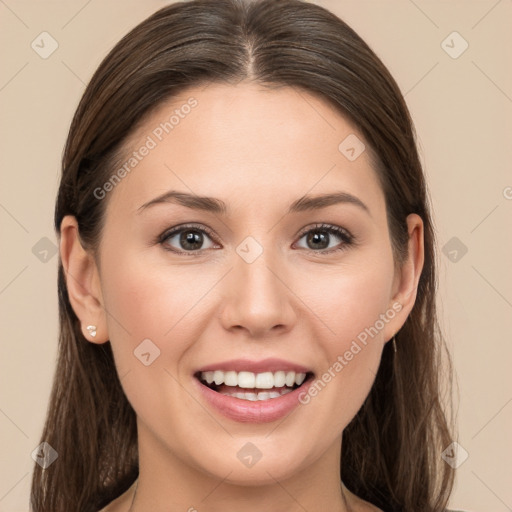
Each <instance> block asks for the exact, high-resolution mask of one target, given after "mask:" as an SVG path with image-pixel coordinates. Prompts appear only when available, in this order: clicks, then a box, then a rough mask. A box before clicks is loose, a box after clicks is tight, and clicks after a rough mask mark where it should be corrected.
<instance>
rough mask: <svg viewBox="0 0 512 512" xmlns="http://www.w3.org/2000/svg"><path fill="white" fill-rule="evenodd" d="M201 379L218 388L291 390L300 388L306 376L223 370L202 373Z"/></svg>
mask: <svg viewBox="0 0 512 512" xmlns="http://www.w3.org/2000/svg"><path fill="white" fill-rule="evenodd" d="M201 379H202V380H204V381H205V382H207V383H208V384H212V383H215V384H216V385H217V386H219V385H220V384H226V386H238V387H239V388H244V389H254V388H258V389H272V388H274V387H276V388H282V387H284V386H285V385H286V386H288V387H289V388H291V387H293V386H294V385H295V384H297V385H298V386H300V385H301V384H302V383H303V382H304V380H305V379H306V374H305V373H295V372H285V371H281V370H280V371H277V372H275V373H272V372H263V373H252V372H235V371H227V372H223V371H222V370H215V371H208V372H202V373H201ZM249 400H250V398H249ZM265 400H266V399H265Z"/></svg>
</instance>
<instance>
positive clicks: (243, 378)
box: [235, 372, 256, 389]
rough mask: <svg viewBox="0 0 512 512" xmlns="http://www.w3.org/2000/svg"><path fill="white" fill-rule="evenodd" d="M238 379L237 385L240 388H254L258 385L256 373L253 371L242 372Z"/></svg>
mask: <svg viewBox="0 0 512 512" xmlns="http://www.w3.org/2000/svg"><path fill="white" fill-rule="evenodd" d="M235 373H236V372H235ZM237 379H238V381H237V383H236V384H235V386H238V387H239V388H245V389H252V388H255V387H256V385H255V384H256V375H254V373H252V372H240V373H239V374H238V377H237Z"/></svg>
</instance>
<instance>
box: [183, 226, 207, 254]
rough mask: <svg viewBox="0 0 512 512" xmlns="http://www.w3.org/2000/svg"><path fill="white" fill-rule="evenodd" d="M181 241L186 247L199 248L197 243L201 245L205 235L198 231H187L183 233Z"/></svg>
mask: <svg viewBox="0 0 512 512" xmlns="http://www.w3.org/2000/svg"><path fill="white" fill-rule="evenodd" d="M180 242H181V244H182V246H183V247H184V248H188V249H192V250H194V249H198V248H199V247H196V245H199V246H201V244H202V242H203V235H202V234H201V233H199V232H198V231H185V232H183V233H182V234H181V237H180Z"/></svg>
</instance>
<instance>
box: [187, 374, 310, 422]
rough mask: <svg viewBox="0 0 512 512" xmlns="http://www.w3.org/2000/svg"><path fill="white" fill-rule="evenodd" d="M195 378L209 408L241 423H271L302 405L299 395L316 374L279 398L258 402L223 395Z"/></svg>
mask: <svg viewBox="0 0 512 512" xmlns="http://www.w3.org/2000/svg"><path fill="white" fill-rule="evenodd" d="M216 368H219V366H216ZM204 371H208V370H204ZM247 371H250V370H247ZM290 371H291V370H290ZM304 373H306V372H304ZM193 380H194V382H195V385H196V386H198V387H199V392H200V393H201V395H202V397H203V398H204V401H205V402H206V404H207V405H208V406H209V408H211V409H214V410H215V411H216V412H219V413H220V414H222V415H223V416H225V417H227V418H229V419H231V420H234V421H237V422H240V423H269V422H272V421H276V420H279V419H281V418H283V417H285V416H286V415H288V414H290V413H291V412H292V410H293V409H295V408H296V407H298V406H299V405H300V401H299V396H300V395H302V394H303V393H307V391H308V388H309V386H310V385H311V384H312V383H313V380H314V375H313V374H310V376H309V377H308V378H307V379H306V380H305V381H304V382H303V384H302V385H301V386H299V387H298V388H296V389H294V390H293V391H291V392H290V393H286V394H285V395H282V396H280V397H279V398H270V399H268V400H259V401H256V402H251V401H249V400H243V399H241V398H235V397H233V396H227V395H223V394H222V393H218V392H217V391H214V390H213V389H210V388H209V387H208V386H205V385H204V384H202V383H201V381H200V380H199V379H198V378H196V377H194V378H193Z"/></svg>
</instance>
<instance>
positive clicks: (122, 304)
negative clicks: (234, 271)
mask: <svg viewBox="0 0 512 512" xmlns="http://www.w3.org/2000/svg"><path fill="white" fill-rule="evenodd" d="M103 274H104V277H102V293H103V299H104V305H105V310H106V321H107V325H108V332H109V337H110V341H111V343H112V348H113V351H114V355H115V357H116V363H119V364H118V367H119V368H120V370H121V368H124V367H125V366H127V367H131V366H132V365H133V364H134V362H137V360H136V359H134V357H133V356H134V354H133V351H134V350H135V351H137V350H138V347H139V345H140V344H141V343H142V342H143V340H147V339H149V340H151V342H152V343H154V344H155V345H156V347H158V349H159V350H160V356H159V358H158V359H155V364H156V363H158V364H159V365H163V364H164V361H165V366H166V367H169V369H171V370H172V368H173V367H174V368H175V367H176V366H177V364H178V362H179V359H180V357H181V355H182V354H183V353H184V352H185V351H186V349H187V348H188V344H189V343H191V341H190V340H193V339H194V334H196V335H197V336H199V333H200V329H201V324H200V322H201V320H200V318H198V315H199V313H200V311H201V304H200V301H201V298H202V297H204V296H205V294H206V293H207V291H208V289H209V288H211V286H212V283H213V282H214V280H213V279H212V280H210V279H209V278H208V276H207V275H205V274H204V273H203V272H202V273H201V275H200V276H199V274H198V272H194V271H193V270H192V269H191V267H190V268H182V270H180V269H174V270H172V271H171V270H170V269H169V268H168V267H167V268H161V267H158V266H152V265H148V264H147V262H146V264H145V263H144V259H143V258H142V257H139V258H137V257H133V258H128V257H127V258H124V259H123V260H117V261H115V262H112V264H108V263H107V264H106V265H105V266H104V268H103ZM196 330H197V332H195V331H196ZM145 343H147V342H145ZM148 346H149V347H151V344H148ZM155 350H156V349H155ZM157 352H158V351H157Z"/></svg>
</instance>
